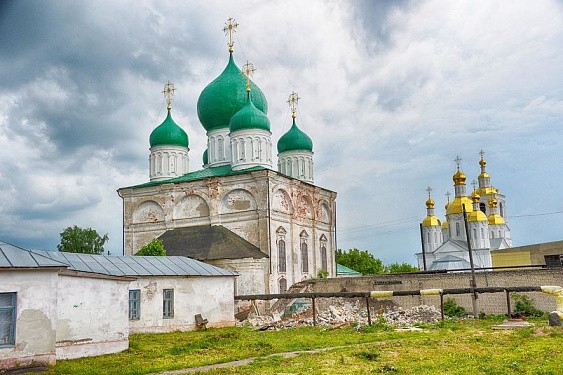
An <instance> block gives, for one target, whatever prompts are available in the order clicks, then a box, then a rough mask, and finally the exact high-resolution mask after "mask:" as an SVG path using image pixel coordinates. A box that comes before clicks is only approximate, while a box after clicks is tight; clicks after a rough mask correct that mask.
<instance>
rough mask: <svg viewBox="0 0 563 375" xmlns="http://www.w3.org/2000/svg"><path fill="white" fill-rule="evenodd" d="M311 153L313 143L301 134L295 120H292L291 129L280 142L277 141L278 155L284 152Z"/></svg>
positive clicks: (305, 135)
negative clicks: (300, 151)
mask: <svg viewBox="0 0 563 375" xmlns="http://www.w3.org/2000/svg"><path fill="white" fill-rule="evenodd" d="M298 150H303V151H311V152H313V141H312V140H311V138H309V136H308V135H307V134H305V133H304V132H302V131H301V130H300V129H299V128H298V127H297V125H296V124H295V118H294V119H293V125H291V129H289V130H288V131H287V133H285V134H284V135H282V137H281V138H280V140H279V141H278V154H281V153H282V152H285V151H298Z"/></svg>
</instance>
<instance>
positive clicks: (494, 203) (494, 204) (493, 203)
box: [489, 197, 497, 208]
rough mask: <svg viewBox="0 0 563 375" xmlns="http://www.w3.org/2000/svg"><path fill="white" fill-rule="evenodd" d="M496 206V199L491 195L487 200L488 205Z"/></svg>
mask: <svg viewBox="0 0 563 375" xmlns="http://www.w3.org/2000/svg"><path fill="white" fill-rule="evenodd" d="M496 206H497V200H496V199H495V197H492V198H491V199H490V200H489V207H491V208H495V207H496Z"/></svg>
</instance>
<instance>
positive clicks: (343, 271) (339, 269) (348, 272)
mask: <svg viewBox="0 0 563 375" xmlns="http://www.w3.org/2000/svg"><path fill="white" fill-rule="evenodd" d="M336 274H337V275H341V276H361V275H362V273H361V272H358V271H356V270H353V269H351V268H348V267H346V266H343V265H342V264H339V263H336Z"/></svg>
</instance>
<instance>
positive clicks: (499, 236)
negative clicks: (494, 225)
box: [498, 230, 502, 238]
mask: <svg viewBox="0 0 563 375" xmlns="http://www.w3.org/2000/svg"><path fill="white" fill-rule="evenodd" d="M501 237H502V236H501V234H500V230H499V231H498V238H501Z"/></svg>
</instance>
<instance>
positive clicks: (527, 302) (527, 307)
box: [510, 293, 544, 317]
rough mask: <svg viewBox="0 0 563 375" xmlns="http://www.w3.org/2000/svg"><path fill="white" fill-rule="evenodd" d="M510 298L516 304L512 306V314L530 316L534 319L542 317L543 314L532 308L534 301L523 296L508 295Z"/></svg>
mask: <svg viewBox="0 0 563 375" xmlns="http://www.w3.org/2000/svg"><path fill="white" fill-rule="evenodd" d="M510 297H511V298H512V299H513V300H514V301H515V302H516V304H515V305H514V312H515V313H517V314H522V313H523V314H525V315H531V316H535V317H542V316H543V315H544V312H543V311H541V310H538V309H536V307H535V306H534V299H533V298H531V297H528V296H527V295H524V294H518V293H510Z"/></svg>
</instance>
